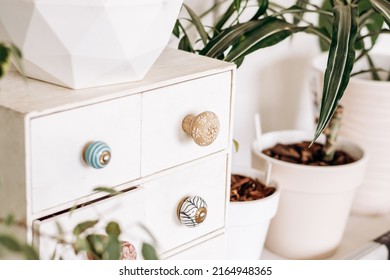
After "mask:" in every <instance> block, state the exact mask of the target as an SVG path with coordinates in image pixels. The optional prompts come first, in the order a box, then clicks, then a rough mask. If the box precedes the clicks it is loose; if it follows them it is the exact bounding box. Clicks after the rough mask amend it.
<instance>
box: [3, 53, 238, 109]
mask: <svg viewBox="0 0 390 280" xmlns="http://www.w3.org/2000/svg"><path fill="white" fill-rule="evenodd" d="M232 69H235V64H233V63H227V62H225V61H221V60H217V59H210V58H209V57H205V56H201V55H196V54H193V53H188V52H185V51H180V50H176V49H171V48H166V49H165V50H164V51H163V53H162V54H161V55H160V57H159V58H158V59H157V61H156V63H155V64H154V65H153V67H152V68H151V69H150V71H149V72H148V74H147V75H146V76H145V78H144V79H143V80H141V81H138V82H131V83H121V84H117V85H112V86H105V87H97V88H90V89H83V90H71V89H68V88H64V87H60V86H56V85H53V84H49V83H45V82H42V81H37V80H34V79H27V82H26V80H24V79H22V78H21V77H20V75H19V74H18V73H16V72H12V73H9V74H7V75H6V76H5V77H4V78H2V79H1V80H0V88H1V91H0V106H4V107H6V108H10V109H12V110H15V111H17V112H19V113H21V114H30V115H31V116H37V115H42V114H47V113H52V112H56V111H58V110H67V109H70V108H72V107H74V106H79V105H86V104H90V103H91V102H97V101H105V100H109V99H112V98H117V97H121V96H124V95H129V94H134V93H139V92H143V91H149V90H153V89H158V88H161V87H165V86H168V85H172V84H175V83H180V82H183V81H188V80H192V79H196V78H199V77H203V76H207V75H212V74H216V73H221V72H224V71H227V70H232Z"/></svg>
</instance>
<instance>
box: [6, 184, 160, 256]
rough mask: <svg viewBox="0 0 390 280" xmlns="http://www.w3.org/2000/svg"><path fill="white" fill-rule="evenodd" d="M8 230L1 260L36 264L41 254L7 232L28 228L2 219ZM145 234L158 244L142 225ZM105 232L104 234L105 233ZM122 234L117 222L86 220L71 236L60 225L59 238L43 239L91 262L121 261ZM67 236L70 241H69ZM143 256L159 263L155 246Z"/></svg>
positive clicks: (144, 246) (110, 190) (112, 191)
mask: <svg viewBox="0 0 390 280" xmlns="http://www.w3.org/2000/svg"><path fill="white" fill-rule="evenodd" d="M94 191H97V192H102V193H107V194H108V196H115V195H119V194H121V193H122V192H120V191H116V190H115V189H113V188H107V187H97V188H95V189H94ZM76 209H78V207H77V206H75V207H74V208H72V209H70V211H69V215H71V214H72V212H73V211H75V210H76ZM1 226H4V231H3V232H0V259H1V253H2V252H4V251H10V252H13V253H16V254H19V255H20V257H22V258H25V259H29V260H36V259H39V255H38V252H37V251H36V249H35V248H34V247H33V246H31V245H30V244H29V243H26V242H21V241H19V240H18V239H17V238H15V237H14V236H13V235H11V234H9V233H7V232H6V230H5V229H6V228H10V229H11V228H13V229H20V230H26V229H27V228H28V226H27V224H26V223H25V222H23V221H18V220H16V219H15V217H14V216H13V215H8V216H6V217H0V228H1ZM139 226H140V227H141V228H142V229H143V231H144V232H145V233H146V235H147V236H149V237H150V238H151V239H152V243H153V244H155V243H157V241H156V239H155V238H154V237H153V235H152V233H151V232H150V231H149V230H148V229H147V228H146V227H145V226H143V225H139ZM103 228H104V233H102V230H103ZM121 233H122V230H121V227H120V225H119V224H118V223H117V222H115V221H109V222H107V224H106V225H105V226H104V227H102V225H101V223H100V221H99V219H96V220H85V221H82V222H80V223H78V224H77V225H75V227H74V228H73V230H72V231H71V234H69V233H66V232H64V230H63V229H62V227H61V225H60V224H57V234H55V235H47V234H43V237H47V238H50V239H52V240H53V241H54V242H56V243H57V244H59V245H64V246H66V247H67V248H71V249H72V251H73V252H74V254H75V255H78V254H80V253H84V255H85V256H87V257H88V258H89V259H93V260H119V259H121V257H122V256H121V245H122V241H121V239H120V236H121ZM65 236H66V237H65ZM141 253H142V256H143V258H144V259H145V260H158V259H159V257H158V254H157V252H156V249H155V246H153V245H152V244H150V243H147V242H143V243H142V252H141ZM58 258H59V259H61V258H62V256H61V255H58V252H52V259H58Z"/></svg>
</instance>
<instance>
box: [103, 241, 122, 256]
mask: <svg viewBox="0 0 390 280" xmlns="http://www.w3.org/2000/svg"><path fill="white" fill-rule="evenodd" d="M120 255H121V242H120V241H119V240H118V236H116V235H115V236H113V235H109V238H108V243H107V248H106V252H105V253H104V254H103V259H107V260H119V257H120Z"/></svg>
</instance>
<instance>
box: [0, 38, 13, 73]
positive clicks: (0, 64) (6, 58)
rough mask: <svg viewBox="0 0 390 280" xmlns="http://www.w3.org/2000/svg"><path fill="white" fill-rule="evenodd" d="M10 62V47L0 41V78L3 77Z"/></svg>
mask: <svg viewBox="0 0 390 280" xmlns="http://www.w3.org/2000/svg"><path fill="white" fill-rule="evenodd" d="M10 63H11V49H10V48H9V47H8V46H6V45H4V44H2V43H0V78H1V77H3V76H4V75H5V74H6V73H7V71H8V68H9V65H10Z"/></svg>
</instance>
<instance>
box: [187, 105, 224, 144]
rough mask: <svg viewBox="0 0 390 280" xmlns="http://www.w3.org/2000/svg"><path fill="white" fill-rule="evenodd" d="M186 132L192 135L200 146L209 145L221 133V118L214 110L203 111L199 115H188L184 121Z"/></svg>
mask: <svg viewBox="0 0 390 280" xmlns="http://www.w3.org/2000/svg"><path fill="white" fill-rule="evenodd" d="M182 128H183V130H184V132H185V133H187V134H188V135H190V136H191V137H192V139H193V140H194V142H195V143H196V144H198V145H199V146H208V145H210V144H211V143H213V142H214V140H215V139H216V138H217V136H218V133H219V120H218V117H217V115H216V114H215V113H213V112H209V111H206V112H203V113H200V114H199V115H197V116H194V115H187V116H186V117H185V118H184V119H183V122H182Z"/></svg>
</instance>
